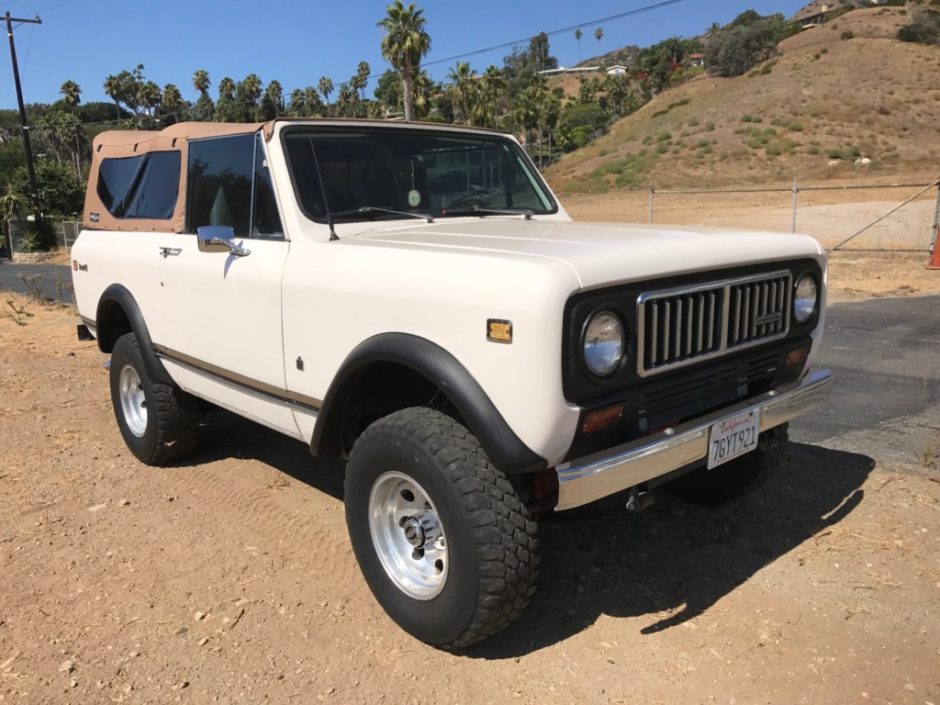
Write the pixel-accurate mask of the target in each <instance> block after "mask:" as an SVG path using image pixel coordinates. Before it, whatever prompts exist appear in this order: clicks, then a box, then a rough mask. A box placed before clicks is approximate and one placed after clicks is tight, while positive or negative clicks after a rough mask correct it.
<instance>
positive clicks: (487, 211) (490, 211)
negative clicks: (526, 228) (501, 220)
mask: <svg viewBox="0 0 940 705" xmlns="http://www.w3.org/2000/svg"><path fill="white" fill-rule="evenodd" d="M441 215H478V216H480V217H481V218H482V217H484V216H487V215H521V216H522V217H523V218H525V219H526V220H532V216H533V215H534V213H533V212H532V211H531V210H529V209H528V208H489V207H487V206H473V207H472V208H461V209H458V210H447V211H444V212H442V213H441Z"/></svg>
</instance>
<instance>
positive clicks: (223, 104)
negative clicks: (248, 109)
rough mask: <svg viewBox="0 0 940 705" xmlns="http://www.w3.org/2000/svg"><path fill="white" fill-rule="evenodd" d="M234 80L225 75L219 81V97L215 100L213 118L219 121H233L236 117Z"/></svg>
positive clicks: (235, 86)
mask: <svg viewBox="0 0 940 705" xmlns="http://www.w3.org/2000/svg"><path fill="white" fill-rule="evenodd" d="M237 87H238V86H237V85H236V83H235V81H234V80H232V79H231V78H229V77H228V76H226V77H225V78H223V79H222V80H221V81H219V86H218V89H219V97H218V99H217V100H216V101H215V119H216V120H218V121H219V122H234V121H235V119H236V114H235V110H236V106H235V90H236V88H237Z"/></svg>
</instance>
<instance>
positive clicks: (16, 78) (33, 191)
mask: <svg viewBox="0 0 940 705" xmlns="http://www.w3.org/2000/svg"><path fill="white" fill-rule="evenodd" d="M5 19H6V22H7V37H9V38H10V58H11V59H12V61H13V82H14V83H15V84H16V102H17V103H18V104H19V107H20V123H22V126H23V150H24V151H25V152H26V173H27V174H29V192H30V193H29V195H30V200H32V202H33V217H34V218H35V220H36V225H37V226H38V225H39V218H40V215H39V214H40V208H39V188H38V187H37V186H36V169H35V168H34V167H33V147H32V145H31V144H30V142H29V125H28V124H27V123H26V106H25V105H23V87H22V86H21V85H20V68H19V65H18V64H17V63H16V46H15V45H14V44H13V23H14V22H20V23H27V24H42V20H41V19H39V15H36V17H35V18H34V19H31V20H27V19H23V18H20V17H10V11H9V10H7V14H6V17H5Z"/></svg>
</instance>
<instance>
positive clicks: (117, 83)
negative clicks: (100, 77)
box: [104, 74, 124, 120]
mask: <svg viewBox="0 0 940 705" xmlns="http://www.w3.org/2000/svg"><path fill="white" fill-rule="evenodd" d="M104 92H105V95H107V96H108V97H109V98H110V99H111V100H113V101H114V107H115V109H116V110H117V119H118V120H120V119H121V101H122V100H123V97H124V83H123V81H122V80H121V78H120V76H117V75H114V74H109V75H108V76H106V77H105V79H104Z"/></svg>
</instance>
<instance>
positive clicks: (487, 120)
mask: <svg viewBox="0 0 940 705" xmlns="http://www.w3.org/2000/svg"><path fill="white" fill-rule="evenodd" d="M480 84H481V86H482V88H483V90H482V96H481V97H482V98H483V100H481V101H480V103H481V104H482V106H483V107H484V108H485V113H484V115H483V121H482V123H481V126H482V127H496V113H497V106H496V104H497V101H498V100H499V94H500V93H501V92H502V91H503V89H505V88H506V77H505V76H504V75H503V72H502V71H500V70H499V69H498V68H496V67H495V66H490V67H489V68H487V69H486V71H485V72H484V73H483V77H482V78H481V79H480Z"/></svg>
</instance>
